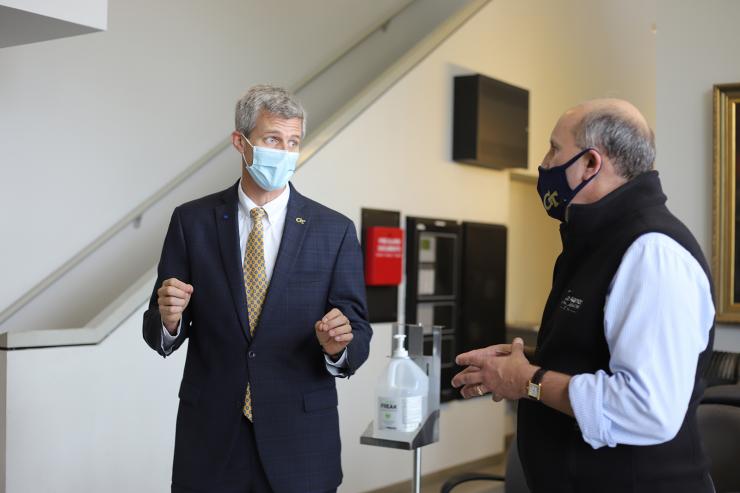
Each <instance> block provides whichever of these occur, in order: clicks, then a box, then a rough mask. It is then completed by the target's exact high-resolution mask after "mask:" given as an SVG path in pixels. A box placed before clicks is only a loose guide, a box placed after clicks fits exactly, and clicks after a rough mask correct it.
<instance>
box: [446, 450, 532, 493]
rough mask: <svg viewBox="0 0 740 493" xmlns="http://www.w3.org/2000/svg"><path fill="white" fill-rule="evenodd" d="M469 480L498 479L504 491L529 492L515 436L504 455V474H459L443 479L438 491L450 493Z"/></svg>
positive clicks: (507, 492)
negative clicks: (443, 481) (502, 484)
mask: <svg viewBox="0 0 740 493" xmlns="http://www.w3.org/2000/svg"><path fill="white" fill-rule="evenodd" d="M470 481H499V482H503V483H504V485H505V486H504V489H505V490H506V493H529V488H528V487H527V482H526V481H525V479H524V471H523V470H522V464H521V462H519V450H518V448H517V445H516V436H515V437H514V439H513V440H512V441H511V445H510V446H509V452H508V454H507V455H506V475H505V476H499V475H497V474H482V473H475V472H473V473H464V474H459V475H457V476H453V477H451V478H450V479H448V480H447V481H445V483H444V484H443V485H442V489H441V490H440V493H450V492H451V491H452V490H453V488H455V487H456V486H458V485H460V484H462V483H467V482H470Z"/></svg>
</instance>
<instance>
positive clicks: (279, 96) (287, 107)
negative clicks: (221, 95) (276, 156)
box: [234, 84, 306, 136]
mask: <svg viewBox="0 0 740 493" xmlns="http://www.w3.org/2000/svg"><path fill="white" fill-rule="evenodd" d="M263 110H264V111H267V112H268V113H273V114H275V115H277V116H279V117H281V118H286V119H288V118H300V119H301V120H303V125H302V129H301V136H303V135H305V134H306V111H305V110H304V109H303V106H302V105H301V103H300V102H298V100H297V99H296V98H295V96H293V95H292V94H291V93H289V92H288V91H286V90H285V89H283V88H282V87H276V86H271V85H267V84H260V85H256V86H252V87H250V88H249V89H247V92H246V93H244V96H242V97H241V99H239V101H237V102H236V111H235V116H234V126H235V127H236V130H237V131H238V132H242V133H243V134H244V135H245V136H246V135H249V133H250V132H251V131H252V130H254V127H255V125H256V124H257V117H258V116H259V115H260V112H261V111H263Z"/></svg>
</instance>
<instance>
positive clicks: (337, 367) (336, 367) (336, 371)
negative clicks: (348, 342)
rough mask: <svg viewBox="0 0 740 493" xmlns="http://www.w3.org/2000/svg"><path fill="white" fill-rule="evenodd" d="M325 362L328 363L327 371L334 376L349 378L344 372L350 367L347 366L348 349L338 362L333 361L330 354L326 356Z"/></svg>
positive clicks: (343, 352)
mask: <svg viewBox="0 0 740 493" xmlns="http://www.w3.org/2000/svg"><path fill="white" fill-rule="evenodd" d="M324 361H325V363H326V370H327V371H328V372H329V373H331V374H332V375H333V376H335V377H344V376H347V373H346V372H345V371H344V370H346V369H347V368H348V367H349V365H347V348H345V349H344V350H343V351H342V355H341V356H340V357H339V359H338V360H336V361H332V359H331V357H330V356H329V355H328V354H324Z"/></svg>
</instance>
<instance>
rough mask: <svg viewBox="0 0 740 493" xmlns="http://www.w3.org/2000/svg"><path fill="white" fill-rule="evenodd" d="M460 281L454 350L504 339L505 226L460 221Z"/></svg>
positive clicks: (489, 343)
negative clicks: (461, 246) (458, 311)
mask: <svg viewBox="0 0 740 493" xmlns="http://www.w3.org/2000/svg"><path fill="white" fill-rule="evenodd" d="M462 237H463V241H462V245H463V251H462V282H461V295H460V330H458V331H457V349H458V350H459V351H460V352H466V351H470V350H471V349H477V348H481V347H486V346H491V345H493V344H503V343H504V342H506V252H507V250H506V226H502V225H498V224H481V223H470V222H464V223H462Z"/></svg>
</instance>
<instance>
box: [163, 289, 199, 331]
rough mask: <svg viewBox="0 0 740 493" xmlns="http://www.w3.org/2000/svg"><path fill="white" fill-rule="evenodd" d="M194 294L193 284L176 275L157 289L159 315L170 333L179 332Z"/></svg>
mask: <svg viewBox="0 0 740 493" xmlns="http://www.w3.org/2000/svg"><path fill="white" fill-rule="evenodd" d="M192 294H193V286H191V285H190V284H186V283H184V282H182V281H180V280H178V279H175V278H174V277H172V278H170V279H167V280H166V281H164V282H163V283H162V287H161V288H159V289H158V290H157V296H158V297H159V298H158V299H157V302H158V303H159V315H160V317H161V318H162V324H164V327H165V328H166V329H167V331H168V332H169V333H170V334H172V335H175V334H176V333H177V328H178V326H179V325H180V319H181V318H182V312H184V311H185V308H187V306H188V303H189V302H190V297H191V296H192Z"/></svg>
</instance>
